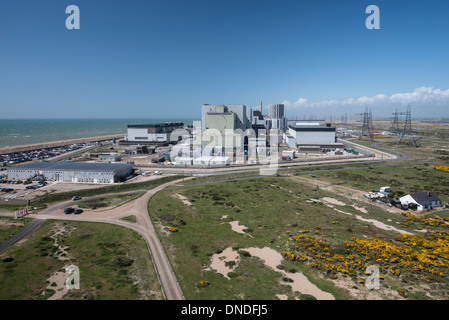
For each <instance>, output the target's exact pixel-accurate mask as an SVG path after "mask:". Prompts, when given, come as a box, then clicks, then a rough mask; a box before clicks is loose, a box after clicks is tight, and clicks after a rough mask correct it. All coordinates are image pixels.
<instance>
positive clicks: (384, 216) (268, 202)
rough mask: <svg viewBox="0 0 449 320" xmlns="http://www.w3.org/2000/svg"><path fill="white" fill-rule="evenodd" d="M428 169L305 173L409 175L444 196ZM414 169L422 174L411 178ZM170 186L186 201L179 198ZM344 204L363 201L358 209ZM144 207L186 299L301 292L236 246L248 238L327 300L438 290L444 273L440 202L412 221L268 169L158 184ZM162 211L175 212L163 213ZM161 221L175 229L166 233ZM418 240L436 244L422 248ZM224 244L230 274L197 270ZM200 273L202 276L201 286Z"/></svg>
mask: <svg viewBox="0 0 449 320" xmlns="http://www.w3.org/2000/svg"><path fill="white" fill-rule="evenodd" d="M432 170H433V169H431V168H430V167H429V166H428V165H424V164H422V165H407V166H405V167H401V166H399V168H398V167H391V168H382V169H381V168H374V169H367V170H361V171H360V172H359V171H355V172H353V170H343V171H338V173H337V175H338V177H335V174H336V173H331V172H329V173H326V174H321V173H320V174H319V175H318V174H317V178H315V179H320V180H323V179H324V180H326V181H327V180H329V181H328V182H332V181H334V183H335V184H337V185H338V184H342V185H345V184H346V185H347V187H354V186H355V187H356V188H361V189H363V188H364V187H365V186H366V187H368V186H370V187H375V186H376V187H377V186H379V187H380V186H383V185H384V184H385V185H391V187H392V188H399V187H400V188H401V189H400V190H403V191H404V192H407V193H408V192H412V191H414V190H415V189H414V187H418V185H415V183H414V184H413V185H411V184H410V183H408V184H407V182H410V181H413V180H412V179H411V178H409V177H412V176H413V177H414V178H415V179H416V181H419V182H421V183H424V184H425V185H426V186H427V185H428V184H430V183H431V186H432V189H431V190H433V191H435V192H437V193H438V194H439V193H441V194H439V195H441V197H442V199H446V198H445V197H446V196H445V194H447V191H446V190H447V189H446V188H448V187H447V184H446V183H445V182H446V181H447V180H446V179H447V178H446V177H445V176H444V175H443V172H436V171H435V170H433V171H432ZM423 173H424V174H425V175H420V174H423ZM446 174H447V173H446ZM423 176H426V177H427V178H426V180H419V179H420V178H421V179H423V178H422V177H423ZM354 179H356V180H354ZM371 179H372V180H371ZM396 181H397V182H396ZM432 181H433V183H432ZM353 182H357V185H354V184H353ZM370 183H371V184H370ZM407 186H408V187H407ZM428 186H429V187H430V185H428ZM409 187H410V189H409ZM354 190H356V189H354ZM176 194H181V195H182V196H184V197H186V198H187V199H188V201H190V202H191V204H192V205H190V206H189V205H186V204H185V203H183V202H182V201H181V200H180V199H179V198H178V197H177V196H176ZM323 197H332V198H334V199H336V200H339V201H341V202H344V203H345V205H338V206H336V205H334V208H331V207H329V206H327V205H326V204H325V203H323V202H322V201H316V200H314V199H317V200H319V199H322V198H323ZM353 205H354V206H358V207H364V208H365V209H366V210H367V213H363V212H361V211H359V210H358V209H356V208H355V207H354V206H353ZM336 209H337V210H336ZM149 212H150V216H151V219H152V220H153V222H154V223H155V224H156V226H158V227H157V229H158V230H159V235H160V237H161V239H162V243H163V245H164V246H165V248H166V250H167V253H168V256H169V258H170V260H171V262H172V265H173V267H174V270H175V272H176V274H177V276H178V279H179V282H180V284H181V287H182V289H183V291H184V294H185V296H186V297H187V299H241V298H244V299H245V298H246V299H251V298H255V299H277V296H276V295H277V294H286V295H287V296H288V298H289V299H294V298H304V297H301V295H300V294H299V293H298V292H293V291H292V290H291V289H290V287H289V286H288V285H287V284H286V282H285V281H284V280H285V279H284V280H283V279H282V278H283V277H282V275H280V274H279V273H277V272H275V271H273V270H271V269H269V268H267V267H266V266H264V265H263V264H262V262H261V261H260V260H259V259H258V258H256V257H251V256H250V255H248V254H247V253H245V251H244V250H243V249H244V248H248V247H258V248H263V247H270V248H273V249H275V250H276V251H277V252H279V253H283V254H284V256H285V260H284V261H283V262H282V266H281V268H283V269H285V270H289V272H303V273H304V274H305V275H306V276H307V277H308V278H309V280H310V281H312V282H313V283H314V284H316V285H317V286H318V287H319V288H321V289H322V290H324V291H327V292H330V293H332V294H333V295H334V297H335V298H336V299H364V298H369V297H370V295H371V297H372V295H373V294H374V295H376V298H382V299H402V298H412V299H430V297H439V298H443V299H447V298H448V292H447V290H445V289H444V288H445V286H446V285H447V280H446V273H447V274H448V275H449V272H448V271H447V268H448V267H449V261H448V260H447V259H448V258H449V256H446V255H445V254H446V253H445V250H446V249H445V248H446V247H445V246H446V245H449V242H446V237H447V234H446V231H447V224H445V220H443V219H444V217H445V215H446V213H445V212H444V211H443V212H440V214H439V217H437V218H436V219H433V218H432V216H430V217H428V218H427V219H428V220H425V219H424V218H422V220H413V221H412V220H411V218H410V217H409V216H406V215H402V214H400V213H392V212H388V211H385V210H383V209H382V208H379V207H377V206H374V205H371V204H368V203H361V202H359V201H355V200H352V199H349V198H348V197H346V196H345V194H335V193H333V192H330V191H325V190H323V189H321V188H315V187H314V186H313V184H308V183H305V182H304V181H301V179H300V178H299V177H270V178H261V179H250V180H241V181H230V182H222V183H217V184H212V185H205V186H195V187H189V188H186V189H178V190H169V191H163V192H159V193H158V194H156V195H155V196H154V197H153V198H152V199H151V200H150V203H149ZM164 213H165V214H166V213H170V214H171V215H172V216H174V217H175V219H174V220H171V221H170V220H168V221H167V219H164V215H163V214H164ZM357 217H362V218H363V219H365V220H362V219H358V218H357ZM366 219H372V220H375V221H378V222H381V223H384V224H385V225H387V226H391V227H394V228H396V229H397V230H402V231H406V232H410V233H412V234H413V237H411V238H406V237H405V236H403V237H401V236H400V233H399V232H397V231H387V230H384V229H382V228H379V227H376V226H375V225H374V224H373V223H372V222H370V221H368V220H366ZM429 219H430V220H429ZM440 220H441V221H440ZM232 221H239V224H240V225H244V226H246V227H247V228H248V229H246V230H245V232H246V234H240V233H237V232H235V231H233V230H232V229H231V226H230V224H229V223H230V222H232ZM435 221H436V222H435ZM169 228H176V229H177V232H172V233H170V232H168V231H167V230H169ZM424 229H426V230H429V231H430V232H428V233H425V232H424V231H425V230H424ZM432 232H437V233H432ZM438 239H440V241H439V242H438ZM448 239H449V238H448ZM426 241H427V242H426ZM428 246H431V247H432V248H433V250H435V251H436V252H438V253H432V252H430V250H429V248H428ZM228 247H232V248H233V249H234V250H236V251H237V252H239V254H240V255H239V261H236V262H235V267H234V269H233V270H232V272H231V273H230V274H229V277H230V278H231V279H230V280H228V279H226V278H225V277H223V276H222V275H221V274H218V273H217V272H215V271H214V270H210V269H209V270H208V269H207V267H208V266H209V265H210V264H211V258H212V256H213V255H214V254H217V253H220V252H222V251H224V250H225V249H226V248H228ZM408 250H409V251H408ZM426 250H427V251H426ZM401 252H402V253H403V254H402V253H401ZM292 257H293V258H292ZM407 261H408V262H407ZM431 261H433V262H434V264H432V262H431ZM437 262H438V263H437ZM372 264H374V265H376V266H377V267H378V268H379V270H380V275H381V278H380V284H381V285H380V289H379V290H368V289H367V288H366V287H365V281H366V279H367V277H368V275H366V274H365V270H366V268H367V266H368V265H372ZM396 270H398V271H396ZM200 281H208V282H209V283H210V285H209V286H207V287H201V286H199V285H198V284H199V283H200ZM342 283H343V284H342Z"/></svg>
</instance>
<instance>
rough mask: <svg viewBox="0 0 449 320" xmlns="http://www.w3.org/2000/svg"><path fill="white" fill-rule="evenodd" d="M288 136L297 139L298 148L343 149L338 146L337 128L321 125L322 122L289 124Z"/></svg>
mask: <svg viewBox="0 0 449 320" xmlns="http://www.w3.org/2000/svg"><path fill="white" fill-rule="evenodd" d="M288 135H290V136H291V137H293V138H295V143H296V145H297V146H298V145H299V146H318V147H332V146H335V147H342V146H343V145H340V144H337V141H336V140H337V139H336V136H335V127H332V126H331V125H330V124H329V123H327V124H324V125H323V124H321V123H320V122H310V121H308V122H305V121H304V122H298V121H297V122H295V124H289V126H288Z"/></svg>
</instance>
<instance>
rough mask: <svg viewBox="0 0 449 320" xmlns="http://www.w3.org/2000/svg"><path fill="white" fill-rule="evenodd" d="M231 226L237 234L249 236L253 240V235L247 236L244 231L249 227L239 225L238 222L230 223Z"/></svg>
mask: <svg viewBox="0 0 449 320" xmlns="http://www.w3.org/2000/svg"><path fill="white" fill-rule="evenodd" d="M229 224H230V225H231V228H232V231H235V232H237V233H241V234H246V235H247V236H250V237H251V238H252V236H251V235H249V234H247V233H246V232H245V231H244V230H246V229H248V227H245V226H241V225H239V222H238V221H232V222H229Z"/></svg>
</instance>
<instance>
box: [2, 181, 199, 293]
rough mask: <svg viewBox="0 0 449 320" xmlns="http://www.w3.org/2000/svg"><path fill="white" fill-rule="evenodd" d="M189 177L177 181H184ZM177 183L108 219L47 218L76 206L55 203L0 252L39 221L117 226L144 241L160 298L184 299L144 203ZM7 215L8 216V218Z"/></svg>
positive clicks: (153, 192) (34, 226) (144, 197)
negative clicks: (155, 275)
mask: <svg viewBox="0 0 449 320" xmlns="http://www.w3.org/2000/svg"><path fill="white" fill-rule="evenodd" d="M187 179H191V178H186V179H181V181H183V180H187ZM179 182H180V180H175V181H171V182H167V183H165V184H162V185H160V186H158V187H156V188H154V189H151V190H149V191H147V192H146V193H145V194H144V195H143V196H141V197H140V198H138V199H137V200H136V202H135V203H134V205H133V207H132V208H131V209H129V210H127V211H125V212H121V213H120V214H117V215H115V216H112V217H103V218H100V217H93V216H88V215H79V216H76V215H70V216H69V215H66V216H51V215H49V214H50V213H52V212H54V211H56V210H58V209H62V208H63V207H65V206H68V205H70V204H73V203H77V202H79V201H70V202H65V203H62V204H58V205H55V206H52V207H51V208H49V209H48V210H47V211H45V212H44V213H42V214H30V215H28V217H30V218H34V219H35V220H33V221H32V222H30V223H29V224H28V225H27V226H26V227H25V228H24V229H23V230H22V231H21V232H20V233H19V234H17V235H16V236H14V237H12V238H11V239H9V240H8V241H6V242H5V243H3V244H2V245H0V251H1V250H4V249H6V248H7V247H9V246H10V245H12V244H14V243H15V242H17V241H18V240H20V239H22V238H23V237H25V236H26V235H28V234H29V233H31V232H32V231H33V230H35V229H36V228H37V227H38V226H39V225H40V224H41V223H42V222H43V221H45V220H47V219H55V220H71V221H87V222H100V223H111V224H115V225H120V226H123V227H126V228H129V229H131V230H134V231H135V232H137V233H139V234H140V235H141V236H142V237H143V238H144V239H145V241H146V243H147V245H148V249H149V251H150V255H151V258H152V260H153V264H154V266H155V269H156V274H157V276H158V278H159V282H160V284H161V287H162V292H163V293H164V296H165V298H166V299H167V300H184V299H185V297H184V294H183V292H182V289H181V287H180V286H179V283H178V281H177V279H176V275H175V273H174V272H173V269H172V267H171V265H170V261H169V260H168V257H167V255H166V254H165V251H164V248H163V246H162V244H161V242H160V240H159V237H158V235H157V232H156V230H155V228H154V226H153V223H152V222H151V219H150V216H149V214H148V202H149V200H150V199H151V197H152V196H153V195H154V194H156V193H157V192H158V191H161V190H163V189H165V188H166V187H169V186H170V185H172V184H176V183H179ZM138 192H142V191H134V192H127V193H123V194H114V195H108V196H111V197H112V196H117V195H126V194H135V193H138ZM104 197H105V196H96V197H91V198H85V199H83V201H87V200H93V199H96V198H104ZM129 215H134V216H136V223H131V222H126V221H122V220H120V218H123V217H126V216H129ZM9 216H10V215H9Z"/></svg>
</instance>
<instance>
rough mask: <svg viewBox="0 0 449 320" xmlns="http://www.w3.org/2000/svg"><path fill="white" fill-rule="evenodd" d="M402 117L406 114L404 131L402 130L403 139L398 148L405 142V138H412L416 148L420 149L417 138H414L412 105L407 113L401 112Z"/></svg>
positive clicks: (408, 107)
mask: <svg viewBox="0 0 449 320" xmlns="http://www.w3.org/2000/svg"><path fill="white" fill-rule="evenodd" d="M400 114H401V115H404V114H405V123H404V130H402V134H401V138H400V139H399V141H398V144H397V145H396V146H398V145H399V144H400V143H401V141H402V140H404V138H405V136H407V137H410V140H411V142H412V144H413V146H414V147H415V148H417V147H418V145H417V144H416V141H415V138H414V137H413V130H412V107H411V106H410V105H408V106H407V112H401V113H400Z"/></svg>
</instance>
